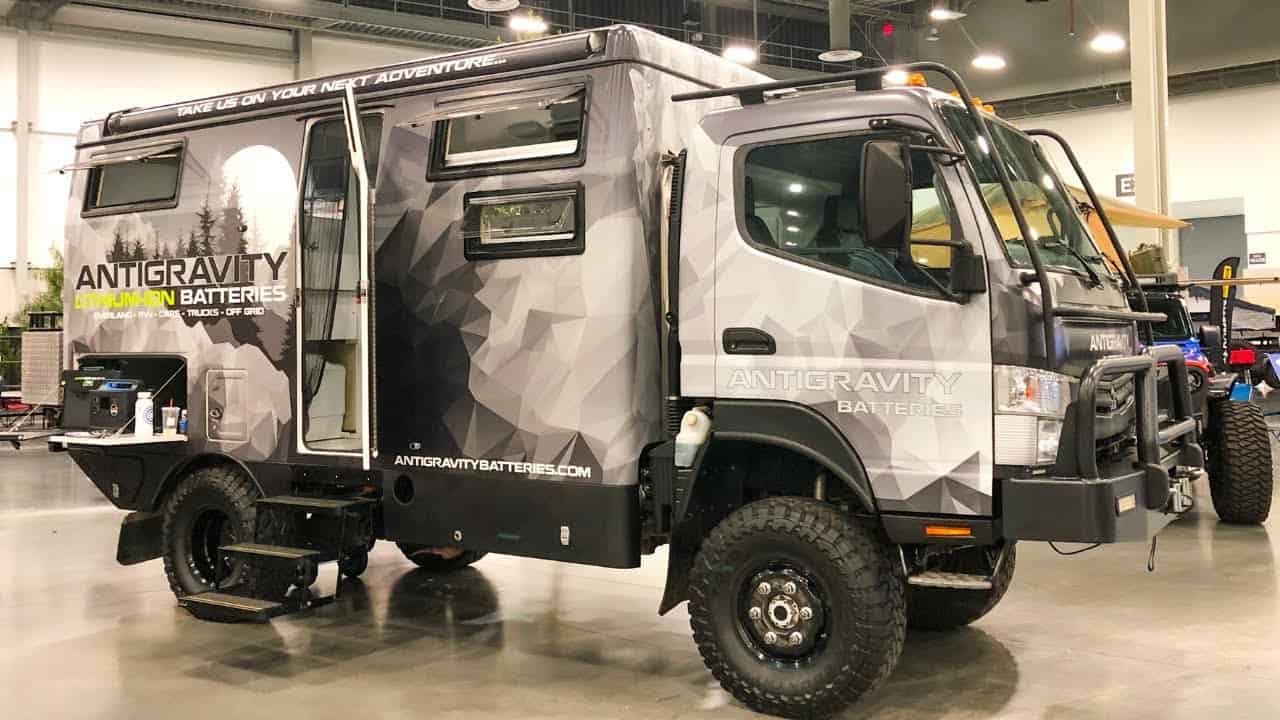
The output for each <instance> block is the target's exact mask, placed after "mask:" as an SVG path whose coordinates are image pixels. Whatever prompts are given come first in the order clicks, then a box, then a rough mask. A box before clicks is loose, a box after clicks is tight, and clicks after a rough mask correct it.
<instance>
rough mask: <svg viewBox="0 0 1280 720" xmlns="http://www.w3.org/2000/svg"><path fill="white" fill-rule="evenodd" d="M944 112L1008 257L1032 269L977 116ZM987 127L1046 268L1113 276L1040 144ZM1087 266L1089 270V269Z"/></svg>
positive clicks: (949, 108) (999, 127)
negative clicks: (1051, 267) (962, 150)
mask: <svg viewBox="0 0 1280 720" xmlns="http://www.w3.org/2000/svg"><path fill="white" fill-rule="evenodd" d="M941 109H942V114H943V116H944V117H945V118H946V120H947V122H948V123H949V124H950V125H951V127H952V129H954V130H955V132H956V135H957V136H959V138H960V141H961V142H962V143H963V144H964V150H965V153H966V154H967V155H968V157H969V162H970V164H971V165H972V166H973V172H974V174H975V175H977V177H978V184H979V186H980V187H981V189H982V198H983V200H984V201H985V202H986V204H987V208H988V209H989V210H990V211H991V218H992V220H994V221H995V224H996V228H997V230H999V232H1000V239H1001V241H1002V242H1003V243H1004V246H1005V249H1006V251H1007V252H1008V254H1009V258H1010V259H1011V260H1012V261H1013V264H1014V265H1017V266H1020V267H1030V266H1031V258H1030V256H1029V255H1028V253H1027V245H1026V240H1025V239H1024V238H1023V237H1022V233H1021V232H1020V231H1019V230H1018V222H1017V220H1016V219H1015V218H1014V216H1013V211H1012V208H1011V207H1010V205H1009V199H1008V197H1007V196H1006V195H1005V192H1004V188H1002V187H1001V185H1000V177H999V175H997V173H996V166H995V163H994V162H993V160H992V158H991V152H990V148H988V147H987V142H986V139H985V138H983V137H981V136H980V135H979V134H978V131H977V127H976V126H975V125H974V121H973V118H972V117H971V116H970V115H969V114H968V113H967V112H966V111H965V110H964V108H962V107H959V106H956V105H952V104H950V103H948V104H945V105H943V106H942V108H941ZM987 127H988V128H990V130H991V136H992V138H993V139H994V140H995V142H996V145H997V147H999V148H1000V154H1001V156H1002V157H1003V158H1004V160H1005V167H1006V169H1007V170H1008V172H1009V179H1010V181H1011V182H1012V185H1013V193H1014V195H1015V196H1016V197H1017V199H1018V206H1019V207H1021V208H1022V213H1023V215H1025V216H1026V219H1027V226H1028V228H1029V229H1030V231H1031V237H1032V240H1033V241H1035V242H1036V245H1037V248H1038V249H1039V251H1040V258H1041V260H1042V261H1043V262H1044V264H1045V265H1048V266H1056V267H1062V268H1068V269H1071V270H1077V271H1081V272H1086V273H1087V272H1089V269H1092V270H1093V271H1094V272H1097V273H1098V274H1100V275H1110V274H1111V270H1110V268H1109V267H1108V266H1107V263H1106V261H1105V260H1103V258H1102V255H1101V254H1100V253H1099V252H1098V248H1097V246H1095V245H1094V243H1093V238H1092V237H1091V236H1090V235H1089V229H1088V226H1086V225H1085V223H1084V220H1083V219H1082V218H1081V217H1080V212H1079V210H1078V208H1077V206H1076V203H1075V200H1074V199H1073V198H1072V197H1071V194H1070V193H1069V192H1068V191H1067V190H1066V188H1065V187H1064V186H1063V185H1062V181H1061V180H1060V179H1059V177H1058V174H1057V172H1055V171H1054V169H1053V166H1052V165H1051V164H1050V163H1049V162H1048V160H1047V159H1046V158H1045V157H1044V155H1042V154H1041V153H1040V151H1039V149H1038V148H1037V147H1036V144H1035V143H1034V142H1032V140H1031V139H1030V138H1028V137H1027V136H1025V135H1023V134H1022V133H1020V132H1018V131H1016V130H1013V129H1011V128H1009V127H1006V126H1005V125H1004V124H1002V123H998V122H992V123H988V124H987ZM1086 263H1088V265H1089V268H1086V267H1085V264H1086Z"/></svg>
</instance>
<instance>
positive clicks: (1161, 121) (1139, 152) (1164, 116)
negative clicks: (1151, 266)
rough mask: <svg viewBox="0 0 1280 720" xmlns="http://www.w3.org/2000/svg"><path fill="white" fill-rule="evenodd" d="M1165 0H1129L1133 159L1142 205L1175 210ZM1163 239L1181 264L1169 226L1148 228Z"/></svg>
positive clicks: (1149, 236) (1152, 237) (1173, 262)
mask: <svg viewBox="0 0 1280 720" xmlns="http://www.w3.org/2000/svg"><path fill="white" fill-rule="evenodd" d="M1166 38H1167V33H1166V30H1165V0H1129V45H1130V52H1129V67H1130V74H1131V76H1132V78H1131V80H1132V88H1133V159H1134V167H1133V170H1134V176H1135V177H1134V180H1135V181H1136V184H1137V188H1136V191H1137V201H1138V205H1139V206H1140V207H1143V208H1146V209H1148V210H1154V211H1155V212H1158V213H1160V214H1162V215H1168V214H1170V202H1169V138H1168V136H1169V66H1168V58H1167V55H1168V52H1167V49H1166ZM1142 232H1143V233H1146V235H1144V236H1143V241H1144V242H1152V241H1156V242H1159V244H1160V246H1161V247H1162V248H1164V255H1165V258H1166V259H1167V260H1168V263H1169V266H1170V268H1177V267H1178V266H1179V265H1181V264H1182V261H1181V258H1180V257H1179V256H1180V253H1179V248H1178V243H1177V242H1175V241H1174V235H1173V232H1172V231H1170V230H1143V231H1142Z"/></svg>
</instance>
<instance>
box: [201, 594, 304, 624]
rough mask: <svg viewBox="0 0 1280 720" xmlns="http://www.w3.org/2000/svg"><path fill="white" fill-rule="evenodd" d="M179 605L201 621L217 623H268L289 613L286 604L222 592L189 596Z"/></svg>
mask: <svg viewBox="0 0 1280 720" xmlns="http://www.w3.org/2000/svg"><path fill="white" fill-rule="evenodd" d="M178 604H179V605H181V606H183V607H185V608H186V609H187V610H189V611H191V614H192V615H195V616H196V617H198V618H200V619H201V620H214V621H216V622H266V621H268V620H270V619H271V618H273V617H275V616H277V615H283V614H285V613H286V612H288V611H289V608H288V607H287V606H286V605H285V604H284V603H279V602H275V601H273V600H259V599H258V598H251V597H242V596H240V595H231V594H229V593H222V592H205V593H200V594H198V595H188V596H186V597H184V598H182V599H180V600H178Z"/></svg>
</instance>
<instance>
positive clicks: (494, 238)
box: [462, 184, 585, 260]
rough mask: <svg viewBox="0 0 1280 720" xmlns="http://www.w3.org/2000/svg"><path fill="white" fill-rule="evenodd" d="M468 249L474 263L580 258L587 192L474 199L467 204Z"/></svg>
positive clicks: (567, 188)
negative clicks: (488, 260) (576, 256)
mask: <svg viewBox="0 0 1280 720" xmlns="http://www.w3.org/2000/svg"><path fill="white" fill-rule="evenodd" d="M462 202H463V206H464V209H463V230H462V235H463V248H464V251H465V254H466V256H467V258H468V259H470V260H476V259H489V258H503V257H536V256H543V255H577V254H580V253H582V252H583V250H584V249H585V245H584V242H583V233H582V186H581V185H577V184H575V185H562V186H552V187H548V188H544V189H539V190H516V191H501V192H483V193H468V194H467V195H466V196H465V197H464V198H463V201H462Z"/></svg>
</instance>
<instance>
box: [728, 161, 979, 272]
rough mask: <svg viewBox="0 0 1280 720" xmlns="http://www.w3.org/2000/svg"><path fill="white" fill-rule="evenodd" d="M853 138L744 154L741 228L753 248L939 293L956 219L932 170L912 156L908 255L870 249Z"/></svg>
mask: <svg viewBox="0 0 1280 720" xmlns="http://www.w3.org/2000/svg"><path fill="white" fill-rule="evenodd" d="M868 139H869V138H867V137H865V136H850V137H837V138H827V139H822V140H808V141H803V142H788V143H780V144H776V145H762V146H759V147H756V148H754V149H752V150H751V151H750V152H749V153H748V154H747V159H746V163H745V167H744V173H745V177H744V178H743V202H742V211H743V217H742V220H743V225H744V229H745V231H746V233H747V235H748V238H749V239H750V240H751V241H752V242H754V243H755V244H757V245H760V246H763V247H765V248H769V249H774V250H776V251H781V252H783V253H786V254H788V255H792V256H795V257H796V258H798V259H803V260H804V261H806V262H809V263H818V264H821V265H823V266H827V267H830V268H835V269H838V270H842V271H846V272H850V273H853V274H856V275H859V276H862V277H865V278H869V279H872V280H876V281H879V282H881V283H886V284H889V285H897V286H902V287H906V288H910V289H913V290H917V291H923V292H927V293H931V294H942V290H941V288H940V287H939V286H942V287H945V286H946V285H947V283H948V282H949V281H950V274H951V255H952V250H953V248H954V246H955V245H956V244H958V241H959V237H958V233H957V232H956V231H955V214H954V212H953V211H952V207H951V204H950V202H949V200H948V198H947V195H946V192H945V191H944V190H943V189H942V188H940V187H938V186H937V185H935V177H936V176H935V166H934V164H933V161H932V160H931V159H930V158H929V156H928V155H927V154H925V153H913V154H912V162H911V165H912V187H913V191H912V196H913V197H912V200H913V206H914V207H913V217H912V223H911V239H912V243H911V253H910V256H907V255H906V254H905V253H901V252H899V251H898V250H895V249H888V248H872V247H867V246H866V244H865V243H864V242H863V237H862V221H861V218H860V211H859V207H858V197H859V188H858V184H859V177H860V174H861V165H862V150H863V146H864V144H865V143H866V142H867V140H868Z"/></svg>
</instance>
